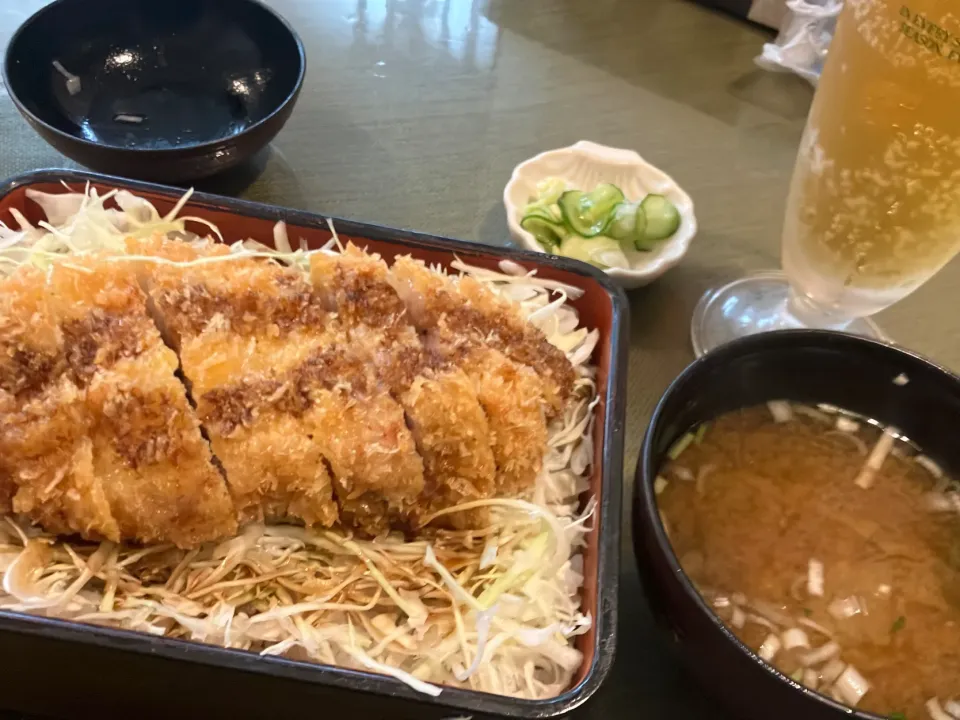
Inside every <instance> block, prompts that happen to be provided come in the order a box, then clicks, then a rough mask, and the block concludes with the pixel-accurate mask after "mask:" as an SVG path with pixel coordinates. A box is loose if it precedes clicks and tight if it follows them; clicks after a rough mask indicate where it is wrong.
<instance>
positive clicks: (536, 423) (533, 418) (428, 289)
mask: <svg viewBox="0 0 960 720" xmlns="http://www.w3.org/2000/svg"><path fill="white" fill-rule="evenodd" d="M464 280H465V279H460V280H459V281H457V280H454V279H453V278H449V277H446V276H444V275H442V274H440V273H437V272H434V271H432V270H430V269H429V268H427V267H426V266H425V265H424V264H423V263H421V262H419V261H416V260H413V259H411V258H409V257H401V258H397V260H396V262H395V263H394V265H393V267H392V268H391V270H390V273H389V281H390V283H391V285H392V286H393V287H394V288H395V290H396V291H397V293H398V294H399V296H400V297H401V298H402V300H403V301H404V304H405V306H406V307H407V309H408V311H409V313H410V317H411V319H412V320H413V322H414V323H415V324H416V325H417V327H419V328H421V329H422V330H423V331H424V332H425V343H426V347H427V349H428V351H429V352H432V353H435V354H436V355H438V356H439V357H441V358H443V360H444V361H445V362H447V363H450V364H453V365H456V366H458V367H460V368H461V369H462V370H463V371H464V372H465V373H466V375H467V376H468V377H469V378H470V380H471V381H472V383H473V385H474V389H475V392H476V394H477V398H478V400H479V401H480V406H481V407H482V408H483V411H484V413H485V414H486V417H487V420H488V423H489V427H490V446H491V449H492V452H493V457H494V460H495V461H496V467H497V474H496V490H497V494H500V495H508V496H516V495H523V494H526V493H527V492H529V491H530V490H531V489H532V488H533V485H534V483H535V482H536V478H537V475H538V474H539V472H540V469H541V467H542V465H543V455H544V451H545V448H546V438H547V425H546V412H545V410H546V409H547V408H553V407H555V406H554V405H552V404H551V403H552V402H556V403H562V400H561V398H563V397H566V396H567V395H569V393H570V392H571V391H572V376H573V370H572V368H571V367H570V363H569V362H568V361H567V359H566V357H565V356H564V355H563V353H561V352H560V351H559V350H557V349H556V348H554V347H553V346H552V345H550V344H549V343H548V342H547V340H546V338H544V337H543V336H542V335H539V333H538V331H536V330H535V329H532V332H531V333H530V334H529V337H527V335H526V334H525V335H524V337H525V338H526V339H525V340H524V341H523V342H525V343H531V344H532V343H537V344H539V343H540V340H542V342H543V344H545V345H547V346H549V347H550V348H551V350H552V351H553V353H552V354H558V355H559V359H560V360H562V362H560V361H559V360H557V362H556V363H555V365H556V367H555V368H554V367H553V364H551V365H550V366H549V368H552V369H550V370H549V373H548V374H547V375H546V377H544V376H541V375H538V374H537V372H536V371H535V370H534V368H533V367H531V366H528V365H526V364H523V363H521V362H519V361H515V360H513V359H511V357H510V352H509V351H510V347H508V346H506V345H505V343H504V342H503V341H502V337H503V336H505V331H504V333H501V340H500V341H498V342H490V343H488V340H489V337H488V336H489V335H490V334H491V333H493V332H494V331H492V330H490V331H489V332H488V331H484V332H481V331H480V329H478V325H477V323H473V324H469V323H466V324H465V323H464V322H462V321H463V319H464V318H467V317H473V316H474V315H477V314H479V313H480V310H476V311H474V309H473V308H472V306H471V303H470V301H469V300H468V296H465V295H462V294H461V293H460V288H461V286H462V284H463V281H464ZM471 282H472V281H471ZM474 286H477V287H474ZM471 293H472V294H473V295H475V296H476V297H478V298H480V300H482V301H483V302H485V303H486V307H485V309H484V312H486V313H488V315H489V316H490V317H489V320H488V321H485V322H488V324H490V325H491V326H496V325H498V324H499V325H502V326H503V327H507V326H509V325H510V324H511V323H513V322H514V321H515V320H517V321H519V322H524V321H523V320H522V319H521V318H520V316H519V313H518V312H517V310H516V308H515V307H514V306H513V305H511V304H509V303H506V302H502V301H499V300H498V299H497V298H496V297H495V296H493V294H492V293H490V291H488V290H486V289H485V288H482V287H479V286H478V285H477V283H472V285H471ZM487 295H490V297H489V298H488V297H487ZM494 300H497V302H496V303H494ZM494 311H496V312H498V313H500V314H501V315H502V316H503V317H502V318H501V319H499V320H498V319H497V318H495V317H494V316H493V313H494ZM538 335H539V339H538ZM498 346H503V351H501V350H500V349H499V347H498ZM513 354H519V353H518V352H515V353H513ZM541 367H548V366H541ZM568 370H569V373H568V372H567V371H568ZM567 375H569V376H570V378H571V381H570V382H571V385H570V388H569V389H568V388H567V387H566V386H565V385H564V386H561V385H559V384H558V383H557V382H555V378H557V377H561V376H562V377H564V378H566V377H567Z"/></svg>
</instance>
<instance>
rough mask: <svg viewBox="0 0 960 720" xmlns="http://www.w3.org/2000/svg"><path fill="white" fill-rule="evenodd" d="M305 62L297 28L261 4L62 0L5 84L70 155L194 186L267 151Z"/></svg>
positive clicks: (16, 53) (8, 66) (18, 40)
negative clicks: (201, 179)
mask: <svg viewBox="0 0 960 720" xmlns="http://www.w3.org/2000/svg"><path fill="white" fill-rule="evenodd" d="M305 69H306V60H305V56H304V51H303V45H302V43H301V42H300V39H299V38H298V37H297V35H296V33H294V31H293V30H292V29H291V28H290V26H289V25H288V24H287V23H286V22H285V21H284V20H283V19H282V18H281V17H280V16H278V15H277V14H276V13H274V12H273V11H272V10H270V9H268V8H267V7H266V6H264V5H261V4H260V3H259V2H256V1H255V0H96V2H91V1H90V0H57V2H54V3H52V4H50V5H48V6H46V7H44V8H43V9H42V10H40V11H39V12H37V13H36V14H35V15H33V16H32V17H31V18H29V19H28V20H27V21H26V22H25V23H24V24H23V26H21V27H20V29H19V30H18V31H17V32H16V34H15V35H14V36H13V38H12V39H11V40H10V45H9V46H8V48H7V54H6V58H5V60H4V64H3V76H4V77H3V79H4V82H5V83H6V85H7V89H8V90H9V92H10V96H11V97H12V98H13V101H14V102H15V103H16V105H17V107H18V108H19V109H20V112H22V113H23V115H24V117H26V119H27V121H28V122H29V123H30V124H31V125H32V126H33V127H34V129H36V130H37V132H39V133H40V135H42V136H43V138H44V139H45V140H47V141H48V142H49V143H50V144H51V145H53V146H54V147H55V148H57V149H58V150H59V151H60V152H62V153H63V154H64V155H66V156H68V157H70V158H72V159H74V160H76V161H77V162H79V163H81V164H83V165H86V166H88V167H91V168H94V169H96V170H100V171H102V172H106V173H110V174H114V175H126V176H128V177H137V178H143V179H149V180H160V181H166V182H182V181H185V180H193V179H196V178H200V177H205V176H208V175H213V174H214V173H217V172H220V171H222V170H226V169H227V168H230V167H232V166H234V165H237V164H238V163H240V162H241V161H242V160H244V159H246V158H248V157H249V156H251V155H252V154H254V153H255V152H256V151H257V150H260V149H261V148H263V147H264V146H266V145H267V143H269V142H270V140H272V139H273V137H274V136H275V135H276V134H277V132H279V130H280V128H282V127H283V124H284V123H285V122H286V121H287V119H288V118H289V117H290V113H291V111H292V110H293V106H294V103H295V102H296V99H297V95H298V94H299V92H300V87H301V85H302V84H303V75H304V72H305Z"/></svg>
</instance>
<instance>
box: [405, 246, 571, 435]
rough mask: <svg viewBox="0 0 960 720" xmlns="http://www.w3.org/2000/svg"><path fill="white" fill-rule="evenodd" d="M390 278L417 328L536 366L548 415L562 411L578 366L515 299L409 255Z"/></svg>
mask: <svg viewBox="0 0 960 720" xmlns="http://www.w3.org/2000/svg"><path fill="white" fill-rule="evenodd" d="M390 278H391V283H392V284H393V286H394V287H395V288H396V290H397V292H398V293H399V294H400V297H401V298H402V299H403V301H404V303H405V304H406V306H407V309H408V310H409V311H410V315H411V317H412V319H413V322H414V323H415V324H416V325H417V327H419V328H421V329H424V330H438V329H439V330H444V329H445V328H446V329H447V330H449V333H447V334H448V336H449V337H451V338H455V342H456V343H457V344H459V345H469V346H471V347H478V346H485V347H489V348H491V349H493V350H497V351H499V352H501V353H503V354H504V355H505V356H506V357H508V358H509V359H510V360H512V361H514V362H516V363H518V364H520V365H524V366H526V367H528V368H530V369H531V370H533V371H534V372H535V373H536V375H537V377H538V378H539V379H540V382H541V385H542V396H543V398H544V400H545V401H546V402H547V407H546V411H547V414H548V415H549V416H553V415H555V414H557V413H559V412H560V411H562V409H563V407H564V406H565V404H566V401H567V400H568V399H569V398H570V396H571V394H572V393H573V388H574V382H575V381H576V373H575V371H574V369H573V366H572V365H571V364H570V361H569V360H568V359H567V356H566V355H565V354H564V353H563V352H562V351H561V350H560V349H559V348H557V347H555V346H553V345H551V344H550V341H549V340H547V338H546V336H545V335H544V334H543V333H542V332H541V331H540V330H538V329H537V328H536V327H534V326H533V325H531V324H530V323H529V322H527V321H526V319H525V318H524V317H523V316H522V315H521V314H520V311H519V308H518V307H517V305H516V304H515V303H513V302H511V301H510V300H508V299H506V298H503V297H500V296H499V295H497V294H496V293H495V292H493V291H492V290H491V289H490V288H488V287H486V286H485V285H483V283H481V282H479V281H477V280H475V279H473V278H471V277H468V276H465V275H461V276H448V275H444V274H443V273H442V272H437V271H434V270H431V269H429V268H427V267H426V265H424V264H423V263H422V262H419V261H417V260H414V259H412V258H411V257H409V256H405V257H399V258H397V260H396V262H394V264H393V267H392V268H391V272H390Z"/></svg>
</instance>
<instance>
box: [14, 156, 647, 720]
mask: <svg viewBox="0 0 960 720" xmlns="http://www.w3.org/2000/svg"><path fill="white" fill-rule="evenodd" d="M59 182H67V183H73V184H79V185H82V184H84V183H87V182H89V183H102V184H104V185H110V186H112V187H117V188H126V189H128V190H131V191H133V192H147V193H156V194H158V195H163V196H165V197H167V198H169V199H171V200H174V201H175V200H177V199H179V198H181V197H182V196H183V194H184V190H183V188H179V187H173V186H170V185H161V184H158V183H151V182H145V181H142V180H131V179H128V178H121V177H116V176H112V175H106V174H104V173H98V172H92V171H87V170H72V169H55V168H51V169H42V170H32V171H29V172H26V173H22V174H19V175H15V176H13V177H10V178H8V179H7V180H5V181H2V182H0V198H2V197H4V196H6V195H7V194H9V193H10V192H13V191H14V190H16V189H17V188H19V187H24V186H26V187H29V186H30V185H33V184H38V183H59ZM191 205H200V206H203V207H207V208H211V209H218V210H225V211H228V212H231V213H233V214H236V215H245V216H248V217H255V218H259V219H269V220H274V221H280V220H283V221H285V222H287V223H288V224H290V225H294V226H296V225H303V226H307V227H321V228H326V227H327V223H328V222H330V221H332V222H333V223H335V224H336V227H337V229H338V231H340V232H342V233H344V234H346V235H358V236H361V237H366V238H369V239H371V240H384V241H389V242H392V243H394V244H398V245H408V246H410V247H415V248H424V249H431V250H443V251H445V252H449V253H450V255H451V256H454V255H458V256H459V257H461V258H469V257H470V256H471V255H497V256H500V257H502V258H503V259H508V260H516V261H518V262H524V263H528V264H530V265H532V266H538V265H539V266H547V267H555V268H559V269H561V270H566V271H568V272H572V273H574V274H576V275H580V276H583V277H586V278H589V279H591V280H593V281H595V282H596V283H597V284H598V285H599V286H600V287H601V288H602V289H603V291H604V292H606V294H607V295H608V297H609V300H610V307H611V313H612V317H611V326H610V339H609V347H610V370H609V377H608V381H607V389H606V391H605V394H604V398H605V403H604V404H605V410H604V412H605V417H604V437H603V449H604V452H603V464H602V465H601V477H600V488H601V501H600V502H601V506H600V508H599V509H598V512H599V513H600V516H601V517H602V518H603V519H604V522H603V523H602V524H601V526H600V535H599V537H598V547H597V553H598V555H597V607H596V608H595V612H596V615H595V616H594V618H593V622H594V623H595V624H596V634H595V637H594V644H593V659H592V663H591V664H590V666H589V667H588V668H587V672H586V675H585V676H584V678H583V679H582V680H581V681H580V682H579V683H577V684H576V685H573V686H571V687H570V688H567V689H566V690H564V691H563V692H562V693H561V694H559V695H557V696H556V697H552V698H545V699H542V700H528V699H522V698H511V697H507V696H505V695H497V694H493V693H486V692H480V691H477V690H467V689H462V688H450V687H444V689H443V693H442V694H441V695H440V696H439V697H436V698H434V697H430V696H428V695H423V694H421V693H418V692H417V691H415V690H413V689H411V688H410V687H408V686H407V685H405V684H404V683H402V682H400V681H399V680H396V679H394V678H392V677H389V676H385V675H380V674H377V673H373V672H369V671H365V670H350V669H346V668H341V667H337V666H332V665H318V664H315V663H308V662H300V661H296V660H288V659H286V658H282V657H279V656H273V657H261V656H256V655H251V654H250V653H247V652H243V651H239V650H233V649H226V648H222V647H218V646H215V645H205V644H202V643H196V642H192V641H189V640H179V639H171V638H159V637H155V636H149V635H145V634H144V633H142V632H137V631H132V630H117V629H114V628H107V627H96V626H86V625H81V624H79V623H75V622H73V621H71V620H58V619H56V618H46V617H39V616H31V615H26V614H21V613H16V612H13V611H6V610H4V611H0V636H2V634H3V633H4V632H16V633H20V634H24V635H33V636H37V637H41V638H54V639H63V640H67V641H74V642H76V643H78V644H86V645H89V646H94V647H99V648H102V649H104V650H113V649H122V650H131V651H133V652H137V653H141V654H150V655H157V656H160V657H165V658H168V659H172V660H180V661H184V660H188V661H192V662H198V663H203V664H206V665H212V666H215V667H220V668H225V669H231V670H237V671H244V670H246V671H254V672H258V673H259V674H261V675H266V676H269V677H273V678H275V679H281V678H285V679H292V680H297V681H302V682H313V683H316V684H318V685H323V686H326V687H328V688H331V689H336V690H345V691H351V690H352V691H358V692H366V693H373V694H377V695H380V696H385V697H396V698H398V699H405V700H413V701H416V702H418V703H422V704H423V705H425V706H433V707H437V708H441V709H443V710H444V711H446V710H453V711H454V713H457V712H463V711H465V713H466V714H465V715H464V716H466V715H469V714H471V713H473V714H475V713H481V714H495V715H497V716H498V717H512V718H538V719H539V718H553V717H559V716H561V715H566V714H567V713H569V712H571V711H572V710H573V709H575V708H577V707H579V706H581V705H582V704H583V703H585V702H586V701H587V700H588V699H589V698H590V697H592V696H593V694H594V693H595V692H596V691H597V690H598V689H599V687H600V685H601V684H602V683H603V682H604V680H606V678H607V676H608V675H609V673H610V670H611V668H612V667H613V661H614V657H615V654H616V646H617V622H618V619H617V614H618V601H619V595H618V593H619V582H620V576H619V572H620V539H621V534H622V515H621V508H622V502H623V490H624V486H625V484H624V482H623V462H624V456H623V445H624V435H625V412H626V404H625V403H626V397H627V360H628V352H629V343H628V328H629V325H630V305H629V303H628V301H627V296H626V293H625V292H624V291H623V288H621V287H620V286H619V285H617V284H616V283H614V282H613V280H612V279H611V278H610V276H609V275H607V274H606V273H604V272H602V271H601V270H598V269H597V268H595V267H594V266H592V265H589V264H587V263H584V262H580V261H579V260H571V259H569V258H564V257H559V256H553V255H545V254H544V253H540V252H535V251H532V250H526V249H517V248H513V247H496V246H490V245H484V244H482V243H478V242H471V241H467V240H456V239H453V238H448V237H444V236H439V235H433V234H429V233H422V232H417V231H413V230H405V229H400V228H393V227H389V226H384V225H376V224H373V223H366V222H362V221H357V220H346V219H343V218H339V217H337V216H335V215H328V214H326V213H323V214H321V213H317V212H309V211H306V210H294V209H290V208H285V207H282V206H279V205H272V204H267V203H261V202H255V201H251V200H242V199H239V198H233V197H227V196H223V195H216V194H212V193H205V192H195V193H193V195H191V196H190V202H189V203H188V204H187V207H188V208H189V207H190V206H191ZM238 677H239V676H238ZM471 716H472V715H471ZM458 717H459V715H458Z"/></svg>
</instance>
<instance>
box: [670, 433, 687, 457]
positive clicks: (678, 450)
mask: <svg viewBox="0 0 960 720" xmlns="http://www.w3.org/2000/svg"><path fill="white" fill-rule="evenodd" d="M692 442H693V433H689V432H688V433H685V434H684V436H683V437H682V438H680V439H679V440H677V441H676V442H675V443H674V444H673V445H672V446H671V447H670V449H669V450H668V451H667V457H669V458H670V459H671V460H676V459H677V458H678V457H680V456H681V455H682V454H683V451H684V450H686V449H687V448H688V447H690V443H692Z"/></svg>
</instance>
